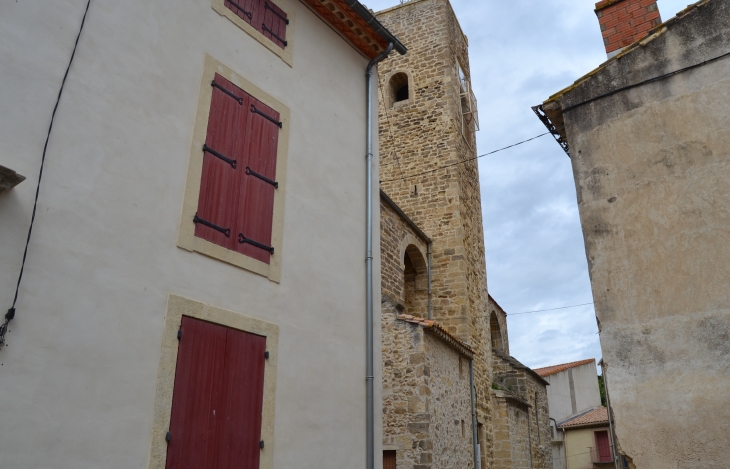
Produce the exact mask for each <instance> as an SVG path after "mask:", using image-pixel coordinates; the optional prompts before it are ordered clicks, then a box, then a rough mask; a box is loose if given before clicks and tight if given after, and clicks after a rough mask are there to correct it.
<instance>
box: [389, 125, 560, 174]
mask: <svg viewBox="0 0 730 469" xmlns="http://www.w3.org/2000/svg"><path fill="white" fill-rule="evenodd" d="M549 133H550V132H545V133H544V134H540V135H536V136H534V137H532V138H528V139H527V140H523V141H521V142H517V143H513V144H512V145H508V146H506V147H503V148H499V149H497V150H493V151H490V152H489V153H485V154H483V155H479V156H475V157H473V158H467V159H465V160H462V161H457V162H456V163H451V164H447V165H444V166H441V167H439V168H435V169H429V170H428V171H423V172H421V173H417V174H413V175H411V176H405V179H412V178H415V177H418V176H423V175H424V174H430V173H435V172H436V171H440V170H442V169H446V168H450V167H452V166H456V165H460V164H464V163H468V162H469V161H474V160H478V159H479V158H482V157H484V156H487V155H493V154H494V153H498V152H500V151H504V150H507V149H508V148H512V147H516V146H517V145H522V144H523V143H527V142H530V141H532V140H535V139H537V138H540V137H543V136H545V135H548V134H549ZM399 179H401V178H395V179H385V180H382V181H380V182H381V183H383V182H393V181H397V180H399Z"/></svg>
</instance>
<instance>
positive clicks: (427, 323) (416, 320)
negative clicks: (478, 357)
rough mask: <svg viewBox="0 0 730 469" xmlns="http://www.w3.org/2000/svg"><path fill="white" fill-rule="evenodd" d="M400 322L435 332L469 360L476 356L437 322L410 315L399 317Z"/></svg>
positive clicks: (467, 346) (469, 347) (468, 347)
mask: <svg viewBox="0 0 730 469" xmlns="http://www.w3.org/2000/svg"><path fill="white" fill-rule="evenodd" d="M398 320H399V321H403V322H408V323H411V324H417V325H419V326H421V327H423V328H424V329H426V330H428V331H430V332H433V333H434V334H435V335H436V336H437V337H439V338H440V339H441V340H443V341H444V342H446V344H447V345H449V346H451V347H453V348H455V349H456V350H457V351H458V352H459V353H461V354H462V355H465V356H466V357H468V358H472V357H473V356H474V351H473V350H472V348H471V346H469V345H468V344H466V343H464V342H462V341H460V340H459V339H457V338H456V337H454V336H453V335H451V334H450V333H449V332H448V331H447V330H446V329H444V327H443V326H441V324H439V323H437V322H436V321H433V320H431V319H425V318H421V317H418V316H412V315H410V314H400V315H398Z"/></svg>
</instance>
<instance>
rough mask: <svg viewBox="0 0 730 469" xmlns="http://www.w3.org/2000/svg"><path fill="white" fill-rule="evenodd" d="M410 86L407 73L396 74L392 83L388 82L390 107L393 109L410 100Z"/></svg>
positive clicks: (391, 78)
mask: <svg viewBox="0 0 730 469" xmlns="http://www.w3.org/2000/svg"><path fill="white" fill-rule="evenodd" d="M408 85H409V83H408V74H407V73H405V72H398V73H394V74H393V76H392V77H390V81H389V82H388V89H389V91H390V96H388V98H389V101H390V107H393V105H394V104H395V103H398V102H401V101H408V99H410V91H409V87H408Z"/></svg>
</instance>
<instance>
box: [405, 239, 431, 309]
mask: <svg viewBox="0 0 730 469" xmlns="http://www.w3.org/2000/svg"><path fill="white" fill-rule="evenodd" d="M403 267H404V269H403V300H404V301H403V302H404V305H405V307H406V309H405V313H406V314H411V315H413V316H419V317H423V318H425V317H427V316H428V269H427V266H426V260H425V259H424V257H423V254H422V253H421V251H420V250H419V249H418V248H417V247H416V246H414V245H412V244H411V245H409V246H408V247H407V248H406V252H405V255H404V258H403Z"/></svg>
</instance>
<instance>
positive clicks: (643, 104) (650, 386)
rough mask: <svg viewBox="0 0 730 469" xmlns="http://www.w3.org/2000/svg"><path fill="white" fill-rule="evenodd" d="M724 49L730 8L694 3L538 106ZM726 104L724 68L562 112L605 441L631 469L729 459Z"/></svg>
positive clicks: (728, 69)
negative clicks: (602, 389) (612, 436)
mask: <svg viewBox="0 0 730 469" xmlns="http://www.w3.org/2000/svg"><path fill="white" fill-rule="evenodd" d="M728 50H730V2H728V1H727V0H709V1H706V2H701V3H700V4H698V6H697V7H696V8H693V9H690V10H688V11H687V12H686V15H685V16H684V17H682V18H679V19H677V20H673V21H670V22H669V23H668V24H667V29H666V30H664V31H661V32H660V34H659V35H658V36H657V37H656V38H654V39H653V40H650V41H648V42H646V43H645V44H644V45H642V46H639V47H637V48H636V49H634V50H632V51H630V52H628V53H626V54H624V55H619V56H618V58H617V59H616V60H613V61H611V62H609V63H608V64H606V66H605V67H604V68H602V69H600V70H598V71H596V72H594V73H593V74H592V75H591V76H590V77H589V78H588V79H587V80H586V81H584V82H583V83H580V84H578V85H576V86H574V87H573V88H571V89H569V90H568V91H566V92H564V93H563V95H561V96H558V97H556V98H555V100H556V101H555V102H554V103H552V104H551V105H552V106H557V107H558V108H559V107H562V108H563V109H565V108H567V107H569V106H572V105H574V104H578V103H581V102H583V101H584V100H585V99H588V98H592V97H594V96H599V95H601V94H603V93H606V92H608V91H611V90H613V89H617V88H619V87H621V86H625V85H629V84H632V83H639V82H641V81H643V80H647V79H651V78H654V77H658V76H661V75H663V74H666V73H670V72H673V71H676V70H679V69H681V68H683V67H688V66H691V65H695V64H699V63H701V62H704V61H705V60H708V59H712V58H715V57H717V56H719V55H721V54H724V53H726V52H727V51H728ZM729 104H730V60H729V59H728V58H725V59H721V60H718V61H715V62H712V63H708V64H706V65H703V66H701V67H698V68H695V69H693V70H690V71H686V72H684V73H681V74H678V75H674V76H672V77H670V78H665V79H662V80H660V81H655V82H652V83H648V84H645V85H642V86H640V87H636V88H633V89H631V90H629V91H626V92H621V93H618V94H615V95H613V96H610V97H607V98H604V99H601V100H599V101H596V102H594V103H591V104H588V105H584V106H582V107H578V108H577V109H575V110H572V111H569V112H567V113H564V117H565V122H566V129H567V136H568V138H569V141H570V147H571V153H572V162H573V172H574V176H575V181H576V190H577V195H578V205H579V209H580V216H581V224H582V226H583V232H584V237H585V243H586V256H587V258H588V265H589V272H590V275H591V283H592V288H593V297H594V301H595V305H596V313H597V316H598V320H599V322H600V325H599V330H600V333H601V346H602V349H603V360H604V362H605V363H606V365H607V383H608V389H609V393H610V398H611V405H612V410H613V413H614V417H615V422H616V433H617V435H618V443H619V447H620V450H621V451H622V452H623V453H625V454H627V455H628V456H629V458H630V459H631V460H632V461H631V462H632V463H633V466H632V467H637V468H640V469H654V468H656V469H665V468H668V467H681V468H683V469H714V468H724V467H727V461H728V460H729V459H730V447H729V446H728V445H727V437H726V435H727V433H728V431H730V405H728V404H729V402H730V401H729V399H728V395H727V392H726V390H727V389H728V388H730V295H728V288H727V286H728V284H730V270H728V268H727V266H728V265H729V264H730V249H728V246H730V179H728V177H727V175H728V174H729V173H730V132H728V128H730V106H729ZM680 422H681V424H680Z"/></svg>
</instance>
